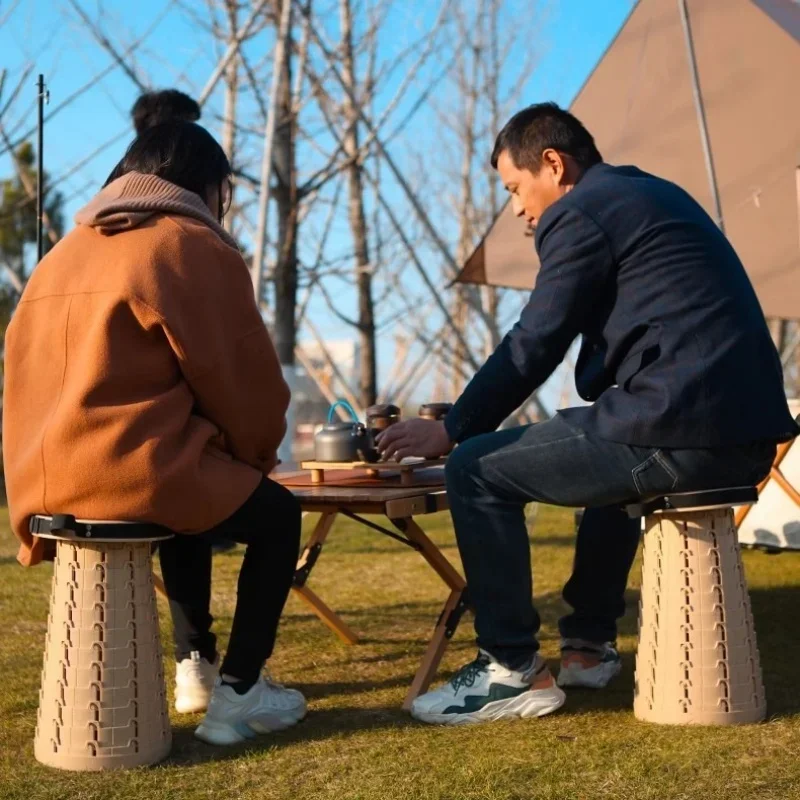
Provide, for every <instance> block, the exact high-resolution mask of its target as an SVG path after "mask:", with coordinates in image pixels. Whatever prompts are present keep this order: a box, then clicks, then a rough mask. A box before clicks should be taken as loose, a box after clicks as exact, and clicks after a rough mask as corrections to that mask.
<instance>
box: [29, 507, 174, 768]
mask: <svg viewBox="0 0 800 800" xmlns="http://www.w3.org/2000/svg"><path fill="white" fill-rule="evenodd" d="M30 527H31V532H32V533H34V534H36V535H37V536H45V537H50V538H54V539H56V540H57V541H56V559H55V565H54V571H53V586H52V594H51V599H50V615H49V618H48V622H47V639H46V645H45V656H44V668H43V671H42V686H41V690H40V694H39V716H38V721H37V725H36V736H35V740H34V754H35V756H36V759H37V760H38V761H41V762H42V763H43V764H47V765H48V766H51V767H58V768H59V769H68V770H82V771H85V770H106V769H117V768H125V767H138V766H142V765H146V764H154V763H156V762H157V761H160V760H161V759H163V758H165V757H166V756H167V754H168V753H169V751H170V747H171V745H172V735H171V731H170V726H169V716H168V712H167V702H166V691H165V687H164V668H163V661H162V654H161V642H160V639H159V629H158V612H157V609H156V602H155V593H154V590H153V576H152V569H151V561H152V559H151V543H152V542H154V541H158V540H161V539H167V538H169V537H170V536H171V535H172V534H171V533H170V532H169V531H165V530H164V529H163V528H159V527H157V526H153V525H146V524H141V523H124V522H94V521H76V520H75V519H74V518H72V517H67V516H58V517H38V516H37V517H33V518H32V520H31V526H30Z"/></svg>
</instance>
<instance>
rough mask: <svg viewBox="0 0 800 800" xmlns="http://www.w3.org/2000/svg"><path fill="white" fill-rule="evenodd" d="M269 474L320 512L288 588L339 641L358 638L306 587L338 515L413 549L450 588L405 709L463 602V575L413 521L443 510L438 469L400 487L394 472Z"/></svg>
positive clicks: (435, 661) (433, 665) (423, 685)
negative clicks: (316, 476) (321, 478)
mask: <svg viewBox="0 0 800 800" xmlns="http://www.w3.org/2000/svg"><path fill="white" fill-rule="evenodd" d="M270 477H272V478H273V479H274V480H276V481H278V482H279V483H282V484H283V485H284V486H286V487H287V488H288V489H290V490H291V491H292V493H293V494H294V495H295V497H297V499H298V500H299V501H300V504H301V507H302V509H303V510H304V511H308V512H313V513H318V514H319V515H320V516H319V520H318V521H317V524H316V526H315V528H314V531H313V533H312V535H311V538H310V539H309V540H308V542H306V545H305V547H304V548H303V552H302V553H301V555H300V559H299V560H298V562H297V571H296V572H295V578H294V586H293V591H294V592H295V593H296V594H297V595H299V596H300V597H302V598H303V600H304V601H305V602H306V603H308V605H309V606H310V607H311V608H312V609H313V611H314V613H315V614H316V615H317V616H318V617H319V618H320V619H321V620H322V621H323V622H324V623H325V624H326V625H327V626H328V627H329V628H330V629H331V630H332V631H333V632H334V633H335V634H336V635H337V636H338V637H339V638H340V639H341V640H342V641H344V642H346V643H347V644H354V643H355V642H356V641H358V637H357V636H356V634H355V633H354V632H353V631H352V630H351V629H350V628H349V626H348V625H347V624H346V623H345V622H344V620H342V619H341V618H340V617H339V616H338V615H337V614H336V612H334V611H333V610H331V609H330V608H329V607H328V606H327V605H326V604H325V603H324V601H323V600H322V599H321V598H320V597H319V596H318V595H317V594H315V593H314V592H313V591H312V590H311V589H310V588H309V587H308V585H307V581H308V577H309V575H310V573H311V570H312V569H313V568H314V565H315V563H316V561H317V558H318V557H319V554H320V551H321V550H322V546H323V545H324V543H325V539H326V538H327V536H328V534H329V533H330V530H331V527H332V526H333V523H334V521H335V520H336V517H337V516H339V515H342V516H344V517H348V518H349V519H352V520H355V521H356V522H360V523H362V524H364V525H366V526H367V527H369V528H371V529H372V530H374V531H377V532H378V533H381V534H383V535H385V536H390V537H392V538H393V539H396V540H398V541H400V542H402V543H403V544H405V545H407V546H408V547H411V548H412V549H414V550H417V551H418V552H419V553H420V554H421V555H422V557H423V558H424V559H425V560H426V561H427V562H428V564H430V565H431V567H432V568H433V570H434V571H435V572H436V574H437V575H438V576H439V577H440V578H441V579H442V580H443V581H444V583H445V584H446V585H447V587H448V588H449V589H450V594H449V596H448V598H447V600H446V602H445V604H444V607H443V609H442V613H441V614H440V616H439V619H438V621H437V622H436V625H435V628H434V632H433V636H432V637H431V640H430V643H429V644H428V647H427V649H426V651H425V655H424V656H423V659H422V663H421V664H420V666H419V669H418V670H417V673H416V675H415V676H414V680H413V681H412V683H411V686H410V688H409V690H408V693H407V694H406V698H405V702H404V703H403V708H405V709H408V708H410V706H411V703H412V701H413V700H414V698H415V697H417V695H419V694H421V693H422V692H424V691H425V690H426V689H427V688H428V686H429V685H430V683H431V680H432V679H433V676H434V674H435V673H436V669H437V667H438V666H439V662H440V661H441V659H442V655H443V654H444V650H445V648H446V647H447V642H448V640H449V639H450V638H451V637H452V635H453V633H454V632H455V630H456V627H457V626H458V623H459V620H460V618H461V615H462V614H463V612H464V610H465V609H466V608H467V602H468V601H467V586H466V583H465V581H464V579H463V578H462V577H461V575H459V573H458V572H457V571H456V569H455V568H454V567H453V565H452V564H451V563H450V562H449V561H448V560H447V559H446V558H445V556H444V555H443V553H442V552H441V550H439V548H438V547H437V546H436V545H435V544H434V543H433V542H432V541H431V540H430V539H429V538H428V537H427V536H426V535H425V532H424V531H423V530H422V528H420V526H419V525H418V524H417V522H416V519H415V518H416V517H419V516H421V515H424V514H433V513H435V512H437V511H446V510H447V509H448V504H447V494H446V492H445V490H444V470H443V469H427V470H421V471H419V472H417V473H415V476H414V482H415V485H413V486H402V485H401V484H400V478H399V476H398V477H397V478H396V479H393V478H379V477H370V476H367V475H366V474H365V473H364V474H357V473H353V472H348V473H336V472H334V473H328V474H327V475H326V479H325V483H321V484H320V483H312V480H311V476H310V473H309V472H296V471H295V472H289V471H286V472H278V473H277V474H273V475H271V476H270ZM363 515H369V516H373V517H375V516H378V517H383V518H384V519H385V520H387V521H388V526H387V525H386V523H384V522H383V521H375V520H374V519H366V518H365V517H364V516H363ZM389 526H391V527H389Z"/></svg>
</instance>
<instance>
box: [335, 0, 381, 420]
mask: <svg viewBox="0 0 800 800" xmlns="http://www.w3.org/2000/svg"><path fill="white" fill-rule="evenodd" d="M339 12H340V17H341V20H340V23H341V28H342V61H343V63H342V77H343V78H344V81H345V84H346V85H347V88H348V89H349V90H350V91H349V93H345V100H344V112H345V118H346V128H345V134H344V140H343V143H344V150H345V153H346V156H347V158H348V159H349V166H348V168H347V185H348V192H349V197H350V201H349V208H348V216H349V219H350V231H351V233H352V236H353V251H354V254H355V267H356V287H357V291H358V337H359V350H360V365H359V367H360V368H359V392H358V394H359V401H360V403H361V406H362V407H363V408H367V407H368V406H371V405H372V404H373V403H375V400H376V397H377V394H378V387H377V383H378V382H377V377H376V372H377V367H376V357H375V309H374V304H373V298H372V267H371V264H370V259H369V242H368V239H367V220H366V214H365V212H364V187H363V180H362V175H361V171H362V168H361V160H360V158H359V156H358V140H359V136H358V133H359V131H358V127H359V125H358V120H359V115H358V109H357V108H356V107H355V106H354V104H353V102H352V100H351V99H350V98H351V97H355V96H357V94H358V92H357V91H356V77H355V58H354V55H353V19H352V12H351V8H350V0H341V2H340V5H339Z"/></svg>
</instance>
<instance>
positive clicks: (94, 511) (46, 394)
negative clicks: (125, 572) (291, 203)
mask: <svg viewBox="0 0 800 800" xmlns="http://www.w3.org/2000/svg"><path fill="white" fill-rule="evenodd" d="M76 222H77V223H78V225H77V227H76V228H75V229H74V230H73V231H72V232H71V233H69V234H68V235H67V236H66V237H65V238H64V239H63V240H62V241H61V242H59V243H58V245H56V247H55V248H53V250H52V251H51V252H50V253H49V254H48V255H47V256H46V257H45V258H44V259H43V260H42V262H41V264H39V266H38V267H37V268H36V270H35V271H34V273H33V276H32V277H31V280H30V281H29V283H28V285H27V287H26V289H25V292H24V294H23V296H22V300H21V301H20V304H19V306H18V308H17V310H16V312H15V314H14V318H13V320H12V321H11V324H10V326H9V328H8V332H7V335H6V349H5V370H6V371H5V391H4V408H3V456H4V462H5V476H6V488H7V492H8V500H9V507H10V511H11V522H12V526H13V529H14V532H15V533H16V535H17V536H18V537H19V539H20V541H21V547H20V552H19V556H18V558H19V561H20V562H21V563H22V564H25V565H31V564H35V563H37V562H38V561H40V560H41V558H42V553H43V544H44V543H43V540H41V539H35V538H32V537H31V535H30V534H29V533H28V519H29V517H30V516H31V515H32V514H36V513H42V514H72V515H74V516H75V517H78V518H83V519H111V520H135V521H145V522H153V523H157V524H160V525H164V526H166V527H168V528H171V529H172V530H174V531H178V532H183V533H193V532H198V531H204V530H208V529H210V528H212V527H214V526H215V525H217V524H218V523H220V522H222V521H223V520H225V519H226V518H227V517H229V516H230V515H231V514H232V513H233V512H234V511H236V509H238V508H239V507H240V506H241V505H242V504H243V503H244V501H245V500H246V499H247V498H248V497H249V496H250V494H251V493H252V492H253V490H254V489H255V487H256V486H257V485H258V483H259V481H260V480H261V477H262V475H265V474H267V473H268V472H269V471H270V469H272V467H273V466H274V465H275V462H276V456H275V454H276V451H277V448H278V444H279V443H280V441H281V439H282V437H283V434H284V432H285V429H286V423H285V414H286V409H287V406H288V403H289V390H288V388H287V386H286V383H285V382H284V380H283V377H282V375H281V370H280V365H279V364H278V360H277V357H276V354H275V349H274V347H273V345H272V342H271V340H270V338H269V334H268V333H267V330H266V327H265V326H264V322H263V321H262V319H261V315H260V314H259V311H258V309H257V307H256V304H255V301H254V299H253V288H252V283H251V281H250V275H249V272H248V269H247V266H246V265H245V263H244V261H243V260H242V257H241V255H240V254H239V252H238V250H237V249H236V245H235V243H234V242H233V240H232V239H231V238H230V237H229V235H228V234H227V233H226V232H225V231H224V230H223V229H222V228H221V227H220V226H219V225H218V224H217V222H216V220H214V218H213V217H212V216H211V215H210V213H209V211H208V209H207V208H206V206H205V204H204V203H203V202H202V200H201V199H200V198H199V197H198V196H197V195H195V194H193V193H192V192H188V191H186V190H183V189H180V188H179V187H177V186H175V185H173V184H171V183H167V182H166V181H163V180H161V179H160V178H157V177H155V176H151V175H148V176H145V175H139V174H136V173H131V174H128V175H126V176H124V177H122V178H120V179H119V180H117V181H114V183H112V184H111V185H109V186H108V187H106V188H105V189H104V190H103V191H102V192H100V194H98V195H97V197H95V198H94V200H93V201H92V202H91V203H90V204H89V205H88V206H87V207H86V208H84V209H83V210H82V211H81V212H79V214H78V215H77V216H76Z"/></svg>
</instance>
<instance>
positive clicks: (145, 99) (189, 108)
mask: <svg viewBox="0 0 800 800" xmlns="http://www.w3.org/2000/svg"><path fill="white" fill-rule="evenodd" d="M131 117H133V127H134V128H135V129H136V134H137V136H138V135H139V134H141V133H142V132H143V131H145V130H147V128H152V127H154V126H155V125H162V124H163V123H165V122H171V121H172V120H181V121H183V122H197V120H199V119H200V106H199V105H197V103H196V102H195V101H194V100H192V98H191V97H189V95H187V94H184V93H183V92H179V91H178V90H177V89H163V90H162V91H159V92H145V93H144V94H143V95H140V96H139V98H138V99H137V100H136V102H135V103H134V104H133V108H132V109H131Z"/></svg>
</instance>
